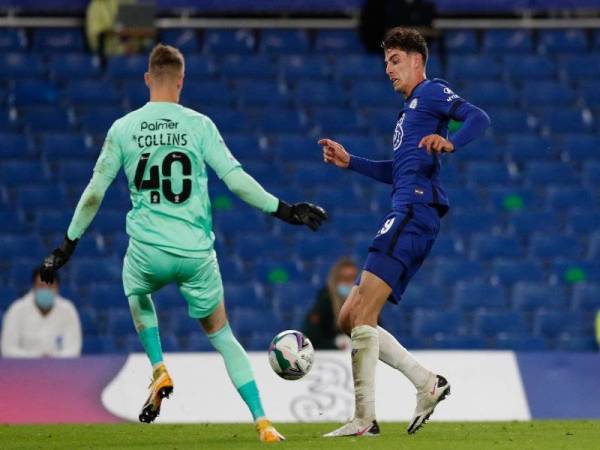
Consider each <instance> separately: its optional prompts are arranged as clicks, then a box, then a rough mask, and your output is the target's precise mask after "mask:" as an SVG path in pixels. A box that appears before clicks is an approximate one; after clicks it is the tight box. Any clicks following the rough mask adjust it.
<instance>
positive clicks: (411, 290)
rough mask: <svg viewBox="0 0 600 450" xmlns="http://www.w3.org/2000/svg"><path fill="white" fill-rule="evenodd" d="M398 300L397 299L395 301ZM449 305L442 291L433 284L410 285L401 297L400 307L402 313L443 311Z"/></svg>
mask: <svg viewBox="0 0 600 450" xmlns="http://www.w3.org/2000/svg"><path fill="white" fill-rule="evenodd" d="M396 300H399V299H396ZM449 304H450V301H449V299H448V298H447V297H446V296H445V295H444V292H443V290H442V289H441V288H440V287H439V286H437V285H435V284H430V283H428V284H419V283H411V284H409V285H408V288H407V289H406V291H405V292H404V295H402V299H401V301H400V306H401V307H402V310H404V311H412V310H414V309H416V308H423V309H428V308H431V309H438V310H443V309H445V308H447V306H448V305H449Z"/></svg>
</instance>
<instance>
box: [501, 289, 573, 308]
mask: <svg viewBox="0 0 600 450" xmlns="http://www.w3.org/2000/svg"><path fill="white" fill-rule="evenodd" d="M513 307H514V308H515V309H517V310H519V311H534V310H537V309H540V308H547V309H553V310H564V309H566V308H567V307H568V302H567V298H566V295H565V292H564V291H563V290H562V289H560V288H559V287H557V286H551V285H549V284H546V283H532V282H518V283H517V284H516V285H515V286H514V287H513Z"/></svg>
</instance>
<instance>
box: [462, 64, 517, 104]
mask: <svg viewBox="0 0 600 450" xmlns="http://www.w3.org/2000/svg"><path fill="white" fill-rule="evenodd" d="M461 70H462V69H461ZM458 92H459V95H461V96H462V97H463V98H465V99H466V100H467V101H469V102H471V103H473V104H475V105H477V106H481V107H483V108H485V107H488V106H492V107H512V106H514V104H515V102H516V100H517V94H516V92H515V90H514V89H512V88H511V87H510V86H508V85H507V84H506V83H505V82H503V81H479V80H477V79H474V80H473V81H470V82H469V83H467V84H466V87H465V88H464V89H461V90H459V91H458Z"/></svg>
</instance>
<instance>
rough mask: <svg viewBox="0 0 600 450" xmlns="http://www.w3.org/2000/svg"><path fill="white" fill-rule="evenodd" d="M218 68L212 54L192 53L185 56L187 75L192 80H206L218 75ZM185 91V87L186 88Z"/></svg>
mask: <svg viewBox="0 0 600 450" xmlns="http://www.w3.org/2000/svg"><path fill="white" fill-rule="evenodd" d="M217 72H218V68H217V64H216V62H215V61H214V59H213V58H212V57H211V56H210V55H205V54H200V55H197V54H191V55H186V57H185V76H186V79H190V80H206V79H208V78H212V77H214V76H215V75H217ZM184 91H185V89H184Z"/></svg>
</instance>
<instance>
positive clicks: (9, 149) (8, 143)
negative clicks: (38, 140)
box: [0, 132, 34, 184]
mask: <svg viewBox="0 0 600 450" xmlns="http://www.w3.org/2000/svg"><path fill="white" fill-rule="evenodd" d="M0 142H2V146H1V147H0V158H1V159H2V161H7V160H18V159H21V160H25V159H28V157H33V156H34V155H32V154H31V153H32V151H31V144H30V141H29V139H28V138H27V136H24V135H23V134H19V133H14V132H0ZM1 183H2V182H1V181H0V184H1Z"/></svg>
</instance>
